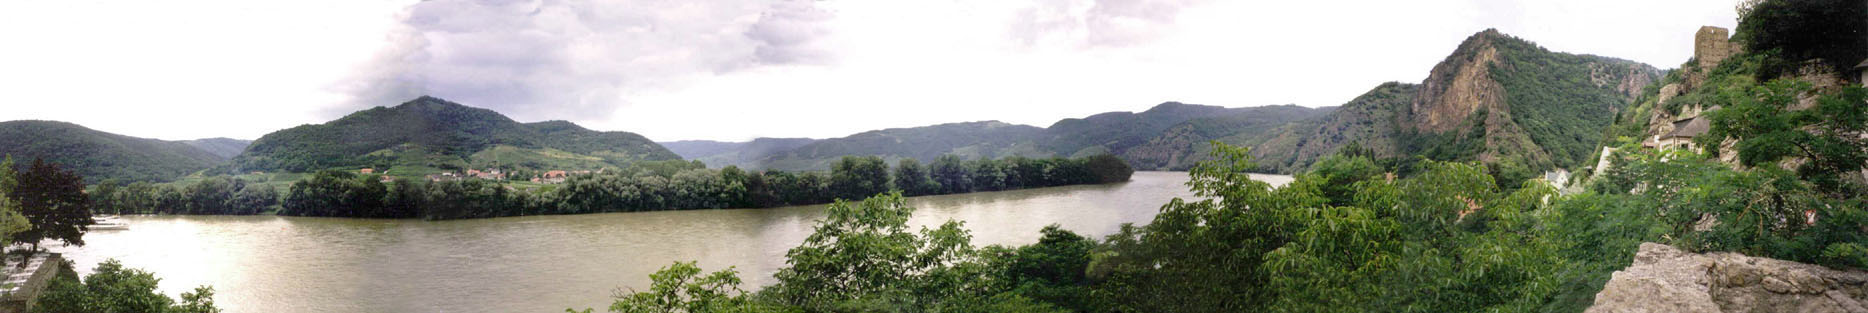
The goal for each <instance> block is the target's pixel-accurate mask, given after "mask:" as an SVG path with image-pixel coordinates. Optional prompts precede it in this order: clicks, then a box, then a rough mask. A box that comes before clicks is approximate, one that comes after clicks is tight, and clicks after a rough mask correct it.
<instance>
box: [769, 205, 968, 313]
mask: <svg viewBox="0 0 1868 313" xmlns="http://www.w3.org/2000/svg"><path fill="white" fill-rule="evenodd" d="M825 210H826V211H827V213H828V216H826V217H825V218H824V219H823V220H820V221H818V224H817V226H816V227H815V229H814V231H813V232H812V233H811V235H810V236H808V237H806V238H805V240H804V244H802V245H799V246H798V247H796V248H792V249H791V251H788V252H786V253H785V257H786V258H787V262H786V263H788V264H790V265H791V266H789V267H786V268H784V269H781V270H779V272H778V273H777V274H775V275H774V276H775V277H776V278H778V281H779V283H778V285H775V286H772V287H771V290H773V291H772V292H774V296H776V297H777V299H779V301H780V302H781V303H783V304H787V305H793V306H800V307H803V308H805V309H806V310H818V311H822V310H827V309H829V308H832V307H837V306H850V305H856V306H863V305H865V303H868V304H870V305H882V306H884V307H897V308H910V307H920V308H928V307H939V306H942V305H949V304H951V303H948V302H949V301H947V300H951V299H950V298H958V297H964V296H967V295H964V294H954V291H959V290H970V289H974V288H976V287H969V285H970V284H974V283H978V280H977V279H974V277H976V275H978V274H981V273H982V272H983V268H980V267H979V266H978V263H977V262H976V261H977V254H976V252H975V251H974V249H973V247H972V245H971V244H970V243H969V241H970V240H971V239H972V236H971V235H970V234H968V233H967V232H966V231H965V230H963V229H961V228H960V223H959V222H954V221H948V222H947V223H945V224H943V225H941V227H940V228H937V229H926V228H923V229H921V231H920V232H919V234H917V233H915V232H909V231H908V224H907V223H908V218H909V217H910V215H912V214H913V213H914V210H915V209H914V208H913V207H909V206H908V204H907V202H906V201H905V200H903V199H902V195H901V193H899V192H892V193H889V194H884V195H878V196H875V197H871V198H868V199H863V200H862V202H849V201H841V200H840V201H837V202H836V203H834V204H831V205H830V206H828V207H826V208H825ZM876 302H880V303H876ZM924 310H928V311H938V310H936V309H924Z"/></svg>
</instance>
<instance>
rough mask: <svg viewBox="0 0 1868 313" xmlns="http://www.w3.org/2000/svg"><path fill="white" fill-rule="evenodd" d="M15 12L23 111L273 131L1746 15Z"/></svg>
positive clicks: (1654, 53) (1383, 56)
mask: <svg viewBox="0 0 1868 313" xmlns="http://www.w3.org/2000/svg"><path fill="white" fill-rule="evenodd" d="M1727 2H1728V1H1710V2H1709V1H1703V0H1650V1H1626V0H1571V1H1520V2H1503V1H1490V0H1449V1H1363V0H1319V1H1277V2H1272V1H1211V0H1200V1H1192V0H1030V1H1005V0H951V1H843V0H833V1H785V0H746V1H652V0H641V1H637V0H627V1H596V0H552V1H511V2H506V1H473V2H469V1H457V0H435V1H427V2H421V3H407V2H379V1H336V2H311V3H289V2H286V3H276V2H251V1H225V2H214V1H200V2H185V3H171V2H160V3H147V2H139V1H104V2H28V1H13V2H0V42H5V43H6V44H7V45H8V46H9V47H29V48H27V49H3V50H0V69H6V70H4V71H0V101H4V105H3V106H4V109H3V110H0V119H27V118H31V119H55V120H66V121H72V122H77V123H80V124H85V125H88V126H92V127H94V128H99V129H103V130H106V131H112V132H118V133H123V134H129V135H135V136H148V137H160V138H167V139H184V138H195V137H210V136H233V137H243V138H255V137H258V136H259V135H261V134H264V133H266V132H270V131H273V130H277V129H281V128H286V127H291V126H294V125H297V124H299V123H315V122H322V121H323V120H328V119H330V118H334V117H336V116H338V115H341V114H342V113H343V112H348V111H349V110H354V109H357V108H361V107H366V106H377V105H394V104H396V103H400V102H402V101H404V100H407V99H409V98H413V97H415V96H417V95H421V94H432V95H435V96H439V97H442V98H447V99H450V100H454V101H457V102H461V103H465V104H468V105H474V106H480V107H488V108H493V109H495V110H498V111H500V112H502V113H505V114H508V115H510V116H513V117H515V118H517V119H520V120H522V121H537V120H547V119H567V120H572V121H575V122H578V123H580V124H584V125H586V126H589V127H592V128H595V129H603V130H626V131H634V132H638V133H642V134H644V135H647V136H649V137H650V138H654V139H657V140H675V139H725V140H743V139H749V138H752V137H758V136H772V137H795V136H808V137H835V136H842V135H847V134H850V133H854V132H858V131H863V130H869V129H877V128H886V127H909V126H920V125H927V124H935V123H944V122H959V121H973V120H990V119H996V120H1004V121H1008V122H1014V123H1024V124H1033V125H1038V126H1046V125H1048V124H1049V123H1051V122H1052V121H1055V120H1057V119H1060V118H1065V117H1078V116H1084V115H1088V114H1094V113H1098V112H1105V111H1118V110H1120V111H1134V110H1142V109H1146V108H1147V107H1149V106H1152V105H1154V104H1156V103H1160V102H1163V101H1171V100H1172V101H1183V102H1188V103H1202V104H1212V105H1224V106H1254V105H1268V104H1284V103H1296V104H1299V105H1307V106H1326V105H1338V104H1341V103H1342V102H1344V101H1347V100H1349V99H1350V98H1353V97H1355V96H1356V95H1357V94H1359V93H1361V92H1363V91H1366V90H1367V89H1368V88H1370V87H1372V86H1374V85H1376V84H1379V83H1381V82H1385V81H1397V80H1398V81H1408V82H1415V81H1419V80H1420V79H1422V78H1423V77H1425V76H1426V74H1427V71H1428V70H1429V69H1430V68H1431V67H1432V65H1433V64H1434V63H1435V62H1438V61H1439V60H1440V59H1442V58H1444V57H1445V56H1446V54H1447V53H1449V52H1451V51H1452V50H1453V48H1454V45H1456V44H1457V43H1458V42H1460V41H1461V40H1463V39H1464V38H1465V37H1466V36H1469V35H1471V34H1473V33H1475V32H1478V31H1480V30H1483V29H1485V28H1490V27H1496V28H1498V29H1500V30H1501V31H1503V32H1505V33H1507V34H1512V35H1515V36H1518V37H1521V38H1525V39H1528V40H1531V41H1535V42H1537V43H1539V44H1541V45H1544V46H1545V47H1548V48H1551V49H1553V50H1558V51H1565V52H1574V53H1588V54H1597V55H1605V56H1614V57H1621V58H1627V59H1632V60H1636V61H1641V62H1646V63H1649V64H1653V65H1655V66H1657V67H1663V68H1668V67H1674V66H1676V65H1677V64H1679V63H1680V62H1683V61H1684V60H1685V59H1686V58H1687V57H1688V56H1689V55H1690V54H1691V40H1692V34H1693V32H1694V31H1695V30H1696V29H1697V28H1698V26H1700V25H1718V26H1725V27H1730V26H1732V24H1734V22H1733V21H1732V17H1731V16H1732V15H1733V13H1732V11H1731V3H1727Z"/></svg>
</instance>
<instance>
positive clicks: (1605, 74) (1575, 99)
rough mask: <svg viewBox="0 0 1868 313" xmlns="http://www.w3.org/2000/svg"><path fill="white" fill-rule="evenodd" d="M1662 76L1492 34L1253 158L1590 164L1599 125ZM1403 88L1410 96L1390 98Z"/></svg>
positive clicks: (1298, 166) (1293, 166) (1293, 164)
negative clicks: (1347, 150) (1415, 78)
mask: <svg viewBox="0 0 1868 313" xmlns="http://www.w3.org/2000/svg"><path fill="white" fill-rule="evenodd" d="M1660 75H1661V72H1660V70H1658V69H1655V68H1653V67H1652V66H1648V65H1646V64H1641V63H1637V62H1633V61H1627V60H1621V59H1614V58H1607V57H1600V56H1592V55H1579V54H1569V53H1561V52H1554V51H1550V50H1548V49H1544V48H1543V47H1539V46H1537V45H1536V44H1534V43H1531V42H1529V41H1525V40H1523V39H1519V38H1516V37H1511V36H1509V35H1505V34H1503V33H1500V32H1498V31H1497V30H1489V29H1488V30H1485V31H1482V32H1479V33H1477V34H1474V35H1472V36H1471V37H1468V38H1467V39H1466V40H1465V41H1464V42H1462V43H1460V45H1459V47H1458V48H1456V49H1454V50H1453V53H1452V54H1449V55H1448V56H1447V57H1446V59H1445V60H1443V61H1441V62H1440V63H1439V64H1437V65H1435V66H1434V67H1433V69H1432V71H1431V72H1430V73H1429V74H1428V76H1427V79H1426V80H1424V81H1422V82H1421V83H1420V84H1418V85H1409V84H1392V83H1391V84H1387V85H1383V86H1381V87H1377V88H1376V89H1375V90H1372V91H1370V93H1369V94H1365V95H1364V96H1363V97H1359V98H1357V99H1356V100H1353V101H1352V102H1351V103H1349V104H1345V105H1343V107H1342V109H1340V110H1338V111H1337V112H1334V113H1333V114H1332V115H1331V116H1327V117H1324V118H1321V119H1319V120H1317V121H1316V122H1314V123H1310V124H1307V125H1293V126H1290V127H1286V129H1285V130H1284V133H1281V134H1278V135H1277V136H1274V137H1272V138H1271V139H1269V140H1265V141H1264V142H1263V143H1261V144H1259V145H1258V146H1255V147H1254V150H1255V151H1254V152H1255V153H1254V154H1257V155H1258V156H1259V158H1260V161H1261V164H1265V165H1266V166H1267V167H1269V168H1271V169H1273V170H1277V171H1281V172H1295V171H1301V170H1302V169H1303V168H1304V167H1307V166H1308V165H1309V164H1310V163H1311V162H1314V161H1315V159H1316V158H1317V157H1320V156H1322V155H1328V154H1329V153H1332V152H1335V151H1336V150H1337V149H1339V148H1341V147H1342V146H1343V145H1346V144H1348V143H1350V142H1356V143H1359V144H1360V145H1362V146H1364V147H1371V148H1373V149H1374V150H1375V151H1376V152H1377V153H1378V154H1381V155H1384V156H1408V155H1422V156H1426V157H1428V158H1431V159H1437V160H1455V161H1482V162H1486V163H1496V162H1501V161H1504V162H1510V163H1513V164H1515V165H1517V166H1523V167H1526V168H1528V169H1547V168H1552V167H1569V166H1571V165H1575V164H1585V163H1587V162H1589V160H1591V158H1590V153H1591V152H1593V151H1594V149H1595V146H1596V144H1597V143H1598V142H1599V140H1600V139H1601V136H1602V132H1601V130H1602V128H1603V127H1607V126H1608V125H1609V124H1610V123H1612V122H1613V121H1614V119H1615V115H1616V114H1617V113H1619V112H1620V111H1621V110H1623V109H1625V108H1627V107H1628V106H1629V105H1630V104H1632V103H1633V100H1634V99H1635V97H1637V96H1639V95H1640V94H1641V93H1642V92H1643V91H1644V90H1645V89H1647V87H1648V85H1650V84H1653V83H1654V82H1655V81H1657V80H1658V79H1659V77H1660ZM1397 90H1405V91H1407V92H1411V93H1412V94H1410V95H1405V96H1401V97H1393V96H1389V95H1390V94H1392V93H1394V92H1395V91H1397ZM1372 96H1380V97H1372Z"/></svg>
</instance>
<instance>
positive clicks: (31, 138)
mask: <svg viewBox="0 0 1868 313" xmlns="http://www.w3.org/2000/svg"><path fill="white" fill-rule="evenodd" d="M0 155H11V156H14V157H18V158H20V160H22V161H24V160H30V159H45V160H46V162H52V163H58V164H61V165H63V166H64V167H66V168H69V169H72V170H74V171H76V172H77V173H78V174H79V175H83V176H84V177H86V178H89V179H91V180H90V182H98V181H102V180H104V179H118V180H123V181H170V180H174V179H175V178H177V177H182V176H183V175H188V174H189V173H194V172H195V171H200V170H202V169H206V168H208V167H210V166H214V164H216V163H220V162H222V161H225V160H227V158H225V157H221V156H217V155H214V153H212V152H209V151H208V150H203V149H201V148H197V147H195V146H191V145H189V144H186V143H183V142H175V141H162V140H156V139H146V138H136V137H130V136H123V135H117V134H112V133H106V132H101V131H96V130H92V129H89V128H85V127H83V126H78V125H76V124H71V123H65V122H53V121H10V122H0Z"/></svg>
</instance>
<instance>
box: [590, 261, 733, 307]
mask: <svg viewBox="0 0 1868 313" xmlns="http://www.w3.org/2000/svg"><path fill="white" fill-rule="evenodd" d="M700 274H701V269H700V267H697V266H694V262H692V261H690V262H675V264H674V265H669V266H668V267H663V268H662V269H661V270H659V271H655V274H651V275H649V279H650V280H651V281H653V282H652V283H650V285H649V290H647V291H635V290H633V289H632V290H631V292H630V293H628V294H621V295H617V296H616V302H614V303H611V304H610V312H618V313H714V312H721V313H724V312H753V311H768V310H761V309H762V308H761V307H760V306H757V305H756V304H755V303H754V302H752V301H749V300H748V299H746V291H744V290H740V289H739V284H740V279H739V272H738V271H735V270H733V269H732V268H728V269H726V270H722V271H718V272H713V273H711V274H707V275H706V276H701V275H700ZM565 311H566V312H578V311H575V310H570V309H566V310H565ZM590 311H591V310H590V309H584V311H582V312H584V313H589V312H590Z"/></svg>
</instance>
